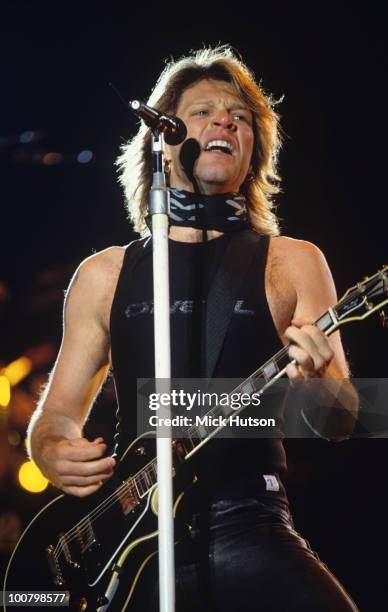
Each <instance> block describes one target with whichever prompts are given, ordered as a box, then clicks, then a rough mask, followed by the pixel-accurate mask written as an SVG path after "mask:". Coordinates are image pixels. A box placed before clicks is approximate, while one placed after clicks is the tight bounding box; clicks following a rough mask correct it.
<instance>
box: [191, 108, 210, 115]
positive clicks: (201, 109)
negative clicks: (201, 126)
mask: <svg viewBox="0 0 388 612" xmlns="http://www.w3.org/2000/svg"><path fill="white" fill-rule="evenodd" d="M208 113H209V111H208V110H206V109H205V108H200V109H198V110H196V111H194V112H193V113H192V114H193V115H195V116H197V117H205V116H206V115H207V114H208Z"/></svg>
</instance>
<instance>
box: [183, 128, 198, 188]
mask: <svg viewBox="0 0 388 612" xmlns="http://www.w3.org/2000/svg"><path fill="white" fill-rule="evenodd" d="M200 154H201V145H200V144H199V142H198V140H196V139H195V138H188V139H187V140H186V141H185V142H184V143H183V145H182V148H181V150H180V152H179V159H180V162H181V164H182V166H183V170H184V171H185V173H186V175H187V177H188V178H189V179H190V181H191V182H192V183H193V187H194V191H197V189H198V185H197V181H196V180H195V177H194V165H195V162H196V161H197V159H198V157H199V156H200Z"/></svg>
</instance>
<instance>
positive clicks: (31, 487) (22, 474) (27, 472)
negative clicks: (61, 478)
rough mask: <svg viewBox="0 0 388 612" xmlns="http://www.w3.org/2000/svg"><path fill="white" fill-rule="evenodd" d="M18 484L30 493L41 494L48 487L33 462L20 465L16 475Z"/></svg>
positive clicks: (46, 481) (45, 479)
mask: <svg viewBox="0 0 388 612" xmlns="http://www.w3.org/2000/svg"><path fill="white" fill-rule="evenodd" d="M18 478H19V483H20V484H21V486H22V487H23V489H26V491H29V492H30V493H41V492H42V491H44V490H45V489H46V488H47V486H48V480H47V478H45V477H44V476H43V474H42V472H41V471H40V469H39V468H38V466H37V465H35V463H34V462H33V461H26V462H25V463H23V464H22V466H21V467H20V469H19V473H18Z"/></svg>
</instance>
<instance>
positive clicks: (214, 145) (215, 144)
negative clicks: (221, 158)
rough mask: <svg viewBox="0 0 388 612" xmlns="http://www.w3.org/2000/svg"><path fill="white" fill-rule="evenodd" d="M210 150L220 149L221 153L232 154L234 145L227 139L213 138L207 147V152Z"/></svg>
mask: <svg viewBox="0 0 388 612" xmlns="http://www.w3.org/2000/svg"><path fill="white" fill-rule="evenodd" d="M209 151H210V152H214V151H218V152H220V153H225V154H226V155H232V145H231V144H230V142H227V141H226V140H211V141H210V142H209V143H208V144H207V146H206V149H205V152H206V153H207V152H209Z"/></svg>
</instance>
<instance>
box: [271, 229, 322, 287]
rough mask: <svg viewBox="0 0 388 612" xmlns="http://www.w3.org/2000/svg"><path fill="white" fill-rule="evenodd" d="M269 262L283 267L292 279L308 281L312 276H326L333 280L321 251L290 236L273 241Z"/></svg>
mask: <svg viewBox="0 0 388 612" xmlns="http://www.w3.org/2000/svg"><path fill="white" fill-rule="evenodd" d="M269 260H270V262H271V261H272V263H273V265H275V266H279V265H280V266H281V267H282V268H283V269H284V272H286V273H287V275H290V277H291V278H292V279H294V280H295V279H297V278H299V277H300V278H301V279H305V280H307V279H308V278H309V277H310V276H311V275H316V274H324V275H327V276H328V277H329V278H330V279H331V273H330V270H329V267H328V264H327V261H326V258H325V256H324V254H323V253H322V251H321V249H320V248H319V247H317V246H316V245H315V244H313V243H312V242H308V241H307V240H297V239H295V238H290V237H288V236H276V237H274V238H272V239H271V242H270V247H269Z"/></svg>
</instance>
